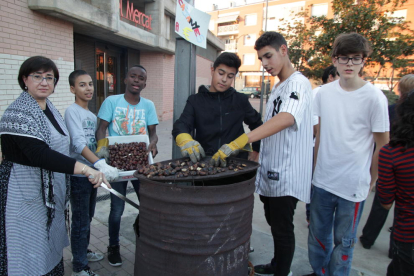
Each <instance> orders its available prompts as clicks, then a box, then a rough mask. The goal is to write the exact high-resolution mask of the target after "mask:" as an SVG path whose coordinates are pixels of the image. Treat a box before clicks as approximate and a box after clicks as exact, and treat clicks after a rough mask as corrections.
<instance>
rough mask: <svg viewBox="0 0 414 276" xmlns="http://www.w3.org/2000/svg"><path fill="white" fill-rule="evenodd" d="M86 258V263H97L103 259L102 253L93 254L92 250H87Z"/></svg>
mask: <svg viewBox="0 0 414 276" xmlns="http://www.w3.org/2000/svg"><path fill="white" fill-rule="evenodd" d="M86 257H87V258H88V262H99V261H100V260H102V259H103V258H104V255H103V254H102V253H98V252H93V251H92V250H90V249H88V253H86Z"/></svg>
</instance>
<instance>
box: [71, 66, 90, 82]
mask: <svg viewBox="0 0 414 276" xmlns="http://www.w3.org/2000/svg"><path fill="white" fill-rule="evenodd" d="M83 75H89V74H88V72H86V71H85V70H75V71H73V72H72V73H70V75H69V85H70V86H75V81H76V78H77V77H79V76H83Z"/></svg>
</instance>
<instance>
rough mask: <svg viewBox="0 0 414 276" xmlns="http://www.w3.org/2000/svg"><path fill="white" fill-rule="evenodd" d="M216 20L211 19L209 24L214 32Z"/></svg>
mask: <svg viewBox="0 0 414 276" xmlns="http://www.w3.org/2000/svg"><path fill="white" fill-rule="evenodd" d="M215 27H216V26H215V25H214V20H210V23H209V24H208V29H209V30H210V31H212V32H214V29H215Z"/></svg>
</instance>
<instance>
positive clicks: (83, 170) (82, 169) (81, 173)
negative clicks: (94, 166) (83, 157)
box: [81, 165, 86, 174]
mask: <svg viewBox="0 0 414 276" xmlns="http://www.w3.org/2000/svg"><path fill="white" fill-rule="evenodd" d="M85 168H86V165H85V166H83V168H82V171H81V174H83V171H84V170H85Z"/></svg>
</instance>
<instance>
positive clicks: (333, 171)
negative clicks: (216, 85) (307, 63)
mask: <svg viewBox="0 0 414 276" xmlns="http://www.w3.org/2000/svg"><path fill="white" fill-rule="evenodd" d="M370 51H371V48H370V45H369V42H368V41H367V40H366V39H365V38H364V37H363V36H361V35H359V34H357V33H349V34H342V35H339V36H338V37H337V38H336V39H335V42H334V45H333V51H332V62H333V64H334V65H335V67H336V68H337V70H338V73H339V74H340V76H341V78H340V79H339V80H338V81H334V82H332V83H329V84H326V85H324V86H322V87H321V89H320V90H319V93H318V94H317V95H316V97H315V101H314V113H315V114H316V115H317V116H318V117H319V126H320V131H319V132H318V134H317V136H316V144H315V157H314V158H315V170H314V175H313V181H312V184H313V194H312V200H311V207H310V220H311V221H310V227H309V238H308V253H309V261H310V264H311V266H312V268H313V271H314V272H313V273H312V274H309V275H341V276H344V275H349V273H350V270H351V263H352V255H353V249H354V244H355V243H356V231H357V227H358V223H359V220H360V217H361V213H362V210H363V206H364V200H365V199H366V198H367V196H368V193H369V191H370V190H371V189H372V187H373V186H374V184H375V182H376V180H377V178H378V153H379V150H380V149H381V148H382V146H383V145H385V144H386V143H387V142H388V140H389V122H388V108H387V98H386V97H385V95H384V94H383V93H382V91H381V90H379V89H378V88H376V87H374V86H373V85H372V84H370V83H368V82H366V81H364V80H362V79H361V78H360V77H359V73H360V71H361V70H362V68H363V66H364V63H365V60H366V58H367V57H368V55H369V53H370ZM374 144H376V150H375V152H374V154H372V152H373V151H374ZM332 229H333V232H332Z"/></svg>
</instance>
